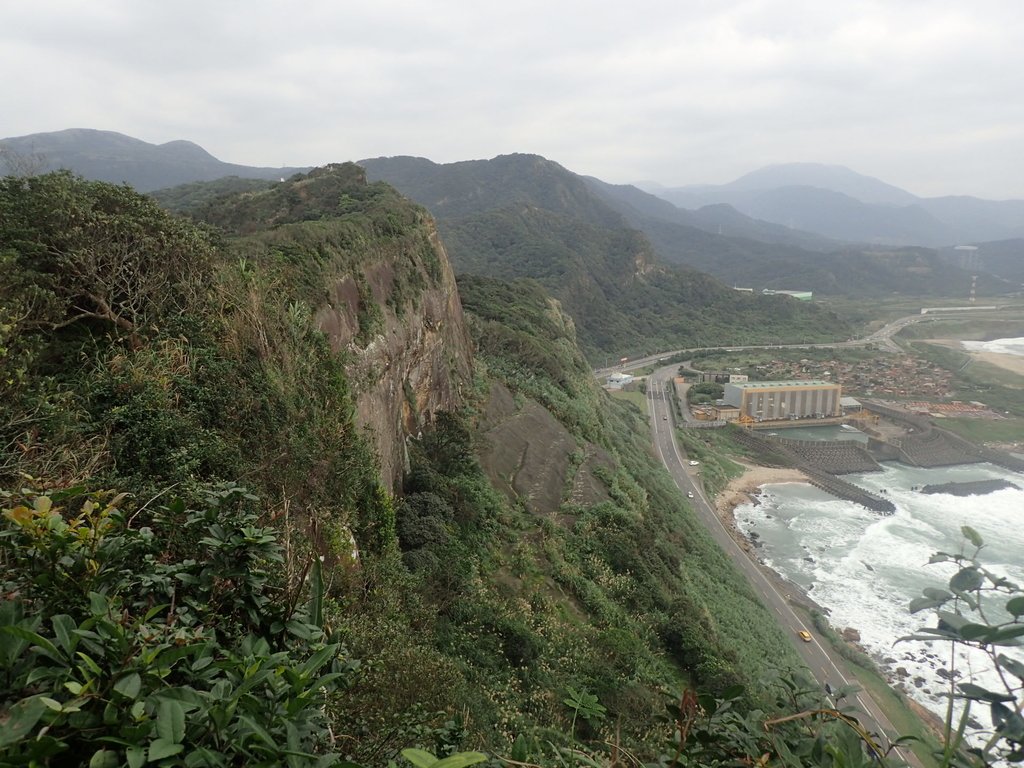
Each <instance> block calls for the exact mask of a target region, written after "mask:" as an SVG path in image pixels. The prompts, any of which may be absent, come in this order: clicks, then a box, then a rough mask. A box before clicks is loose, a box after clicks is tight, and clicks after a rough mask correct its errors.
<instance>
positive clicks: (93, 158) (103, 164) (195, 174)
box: [0, 128, 309, 192]
mask: <svg viewBox="0 0 1024 768" xmlns="http://www.w3.org/2000/svg"><path fill="white" fill-rule="evenodd" d="M22 167H27V168H28V169H29V170H31V171H32V172H36V173H43V172H45V171H54V170H57V169H59V168H67V169H69V170H72V171H74V172H75V173H77V174H80V175H82V176H84V177H86V178H87V179H93V180H95V181H109V182H113V183H114V184H120V183H122V182H123V183H127V184H130V185H131V186H133V187H135V189H137V190H138V191H139V192H151V191H153V190H154V189H163V188H164V187H173V186H175V185H178V184H186V183H188V182H191V181H212V180H214V179H220V178H223V177H225V176H238V177H240V178H245V179H274V180H277V179H281V178H288V177H289V176H291V175H292V174H294V173H298V172H302V171H308V170H309V169H308V168H258V167H253V166H248V165H236V164H235V163H225V162H223V161H221V160H218V159H217V158H215V157H214V156H213V155H211V154H210V153H209V152H207V151H206V150H205V149H203V148H202V147H200V146H199V145H198V144H194V143H193V142H191V141H169V142H167V143H166V144H150V143H148V142H145V141H142V140H140V139H134V138H132V137H130V136H125V135H124V134H121V133H115V132H114V131H97V130H93V129H89V128H70V129H68V130H65V131H56V132H53V133H34V134H31V135H28V136H17V137H12V138H7V139H0V174H3V173H13V172H15V171H16V170H18V168H22Z"/></svg>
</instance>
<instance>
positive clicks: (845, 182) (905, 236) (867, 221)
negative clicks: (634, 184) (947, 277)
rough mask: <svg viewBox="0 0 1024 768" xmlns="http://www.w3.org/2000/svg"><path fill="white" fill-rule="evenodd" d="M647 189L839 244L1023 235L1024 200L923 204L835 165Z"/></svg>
mask: <svg viewBox="0 0 1024 768" xmlns="http://www.w3.org/2000/svg"><path fill="white" fill-rule="evenodd" d="M645 187H646V189H647V190H648V191H650V192H652V193H653V194H656V195H658V196H659V197H662V198H664V199H665V200H667V201H670V202H672V203H674V204H675V205H678V206H680V207H682V208H688V209H696V208H701V207H703V206H707V205H713V204H728V205H731V206H733V207H735V208H736V209H738V210H739V211H741V212H742V213H745V214H747V215H748V216H752V217H754V218H756V219H764V220H766V221H770V222H775V223H777V224H781V225H783V226H786V227H790V228H795V229H799V230H807V231H810V232H814V233H817V234H819V235H822V236H824V237H827V238H832V239H836V240H848V241H853V242H861V243H870V244H879V245H918V246H943V245H955V244H957V243H963V242H973V241H978V240H1000V239H1004V238H1012V237H1021V236H1022V235H1024V200H1006V201H994V200H982V199H979V198H976V197H967V196H961V197H956V196H950V197H936V198H922V197H917V196H916V195H913V194H911V193H910V192H907V191H906V190H903V189H900V188H898V187H894V186H892V185H891V184H886V183H885V182H883V181H880V180H878V179H875V178H872V177H870V176H864V175H862V174H859V173H855V172H854V171H851V170H850V169H849V168H844V167H843V166H837V165H821V164H817V163H788V164H783V165H774V166H768V167H766V168H761V169H759V170H756V171H753V172H751V173H748V174H746V175H745V176H741V177H740V178H738V179H736V180H735V181H732V182H730V183H728V184H722V185H717V186H713V185H704V186H687V187H674V188H667V187H662V186H659V185H652V184H648V185H645Z"/></svg>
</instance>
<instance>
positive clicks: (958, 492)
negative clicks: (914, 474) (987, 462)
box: [921, 480, 1020, 496]
mask: <svg viewBox="0 0 1024 768" xmlns="http://www.w3.org/2000/svg"><path fill="white" fill-rule="evenodd" d="M1019 487H1020V486H1018V485H1016V484H1014V483H1011V482H1010V481H1009V480H971V481H967V482H959V483H938V484H936V485H923V486H921V493H948V494H949V495H951V496H982V495H984V494H986V493H994V492H995V491H1001V490H1003V489H1004V488H1019Z"/></svg>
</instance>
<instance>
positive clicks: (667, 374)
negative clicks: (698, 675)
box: [647, 365, 920, 766]
mask: <svg viewBox="0 0 1024 768" xmlns="http://www.w3.org/2000/svg"><path fill="white" fill-rule="evenodd" d="M676 368H677V366H676V365H669V366H665V367H663V368H660V369H658V370H656V371H655V372H654V373H652V374H651V375H650V376H649V377H648V379H647V382H648V384H647V404H648V409H649V414H650V423H651V437H652V439H653V442H654V449H655V453H656V454H657V455H658V457H659V458H660V459H661V461H662V463H664V465H665V468H666V469H667V470H668V473H669V475H671V477H672V480H673V481H674V482H675V484H676V486H678V488H679V490H680V491H682V492H683V493H684V494H688V493H692V494H693V496H692V498H691V499H690V502H691V503H692V504H693V508H694V511H695V512H696V514H697V517H698V519H700V521H701V522H702V523H703V524H704V526H705V528H707V530H708V532H709V533H710V534H711V536H712V538H713V539H714V540H715V541H716V542H717V543H718V545H719V546H720V547H721V548H722V550H723V551H724V552H725V554H726V556H727V557H728V558H729V559H730V560H731V561H732V563H733V565H734V566H736V568H737V569H739V570H740V571H741V572H742V573H743V574H744V575H745V576H746V577H747V580H748V582H749V583H750V586H751V587H752V588H753V589H754V591H755V592H756V593H757V594H758V595H759V596H760V597H761V600H762V601H763V602H764V604H765V605H766V606H767V607H768V609H769V610H770V611H771V612H772V613H773V614H774V615H775V617H776V618H777V619H778V621H779V624H780V626H782V628H783V629H784V630H785V631H786V632H787V634H788V635H789V637H790V639H791V641H792V643H793V647H794V648H796V651H797V653H799V654H800V657H801V658H802V659H803V661H804V663H805V664H806V665H807V668H808V669H809V670H810V671H811V673H812V674H813V675H814V677H815V679H817V681H818V683H819V684H820V685H821V686H822V688H824V687H825V685H826V684H828V685H830V686H831V687H832V688H839V687H840V686H844V685H851V684H852V685H856V682H855V680H854V677H853V675H852V674H851V673H850V672H849V669H848V667H847V666H846V664H845V662H844V661H843V660H842V659H841V658H840V657H839V656H838V654H836V653H835V652H834V651H833V650H832V649H831V648H829V647H827V646H826V645H824V644H823V643H822V642H820V640H819V638H818V636H817V634H816V633H815V631H814V628H813V627H812V626H807V625H806V624H805V623H804V621H803V620H802V619H801V618H800V616H799V615H797V613H796V612H795V611H794V610H793V608H792V606H791V605H790V604H789V602H788V600H787V599H786V595H785V594H783V593H781V592H780V591H779V589H777V588H776V586H775V584H774V583H773V582H772V581H771V580H770V579H769V578H768V577H767V575H766V574H765V573H764V571H763V570H762V566H761V565H759V564H758V563H756V562H755V561H753V560H752V559H751V558H750V557H749V556H748V555H747V553H746V552H745V551H744V550H743V549H742V548H741V547H740V546H739V544H737V542H736V540H735V539H734V538H733V537H732V535H731V534H730V533H729V531H728V530H726V527H725V524H724V523H723V522H722V520H721V519H720V518H719V517H718V515H717V514H716V512H715V509H714V502H713V500H712V499H708V498H707V496H706V495H705V494H704V490H703V488H702V487H701V485H700V482H699V477H698V468H697V467H691V466H689V464H688V460H687V458H686V455H685V453H684V452H683V451H682V450H680V448H679V445H678V443H677V442H676V436H675V430H674V429H673V425H674V413H673V408H672V402H671V398H672V397H674V394H670V392H671V389H670V384H671V381H672V377H673V376H674V375H675V371H676ZM800 630H807V631H808V632H810V633H811V642H809V643H808V642H804V641H802V640H800V639H799V636H798V635H797V632H799V631H800ZM854 700H855V701H856V703H857V705H858V706H859V707H860V708H861V710H862V712H863V716H862V717H861V718H860V719H861V721H862V724H863V725H864V726H865V727H866V728H867V729H868V730H869V731H873V732H875V733H883V734H885V736H886V739H887V741H889V742H891V741H893V740H895V739H896V738H897V737H898V736H899V735H900V734H898V733H897V732H896V728H895V727H894V726H893V725H892V723H891V722H890V721H889V719H888V718H887V717H886V716H885V714H884V713H883V712H882V710H881V709H880V708H879V707H878V705H877V704H876V703H875V701H874V700H873V699H872V698H871V697H870V695H868V694H867V692H866V691H861V692H860V693H858V694H857V695H856V696H855V697H854ZM894 752H895V753H896V754H897V755H898V756H899V757H900V758H901V759H903V760H905V761H907V762H909V763H910V764H911V765H915V766H919V765H920V763H919V762H918V761H917V759H916V757H915V756H914V755H912V754H908V751H907V750H900V751H896V750H894Z"/></svg>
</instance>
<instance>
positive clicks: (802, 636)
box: [797, 629, 811, 643]
mask: <svg viewBox="0 0 1024 768" xmlns="http://www.w3.org/2000/svg"><path fill="white" fill-rule="evenodd" d="M797 634H798V635H799V636H800V639H801V640H803V641H804V642H805V643H809V642H811V633H810V632H808V631H807V630H806V629H801V630H800V631H799V632H797Z"/></svg>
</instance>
